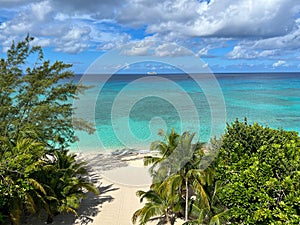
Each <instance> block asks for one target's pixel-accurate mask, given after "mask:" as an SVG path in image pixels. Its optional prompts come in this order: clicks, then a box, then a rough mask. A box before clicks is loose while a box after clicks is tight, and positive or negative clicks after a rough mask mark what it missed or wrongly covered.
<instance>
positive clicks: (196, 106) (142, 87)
mask: <svg viewBox="0 0 300 225" xmlns="http://www.w3.org/2000/svg"><path fill="white" fill-rule="evenodd" d="M80 80H81V81H82V83H83V84H84V85H91V86H92V87H91V88H90V89H88V90H87V91H86V93H85V94H84V95H79V98H80V100H76V101H75V102H74V103H73V104H74V107H75V108H76V110H75V111H74V115H75V116H76V117H81V118H84V119H86V120H88V121H90V122H92V123H93V124H94V125H95V128H96V132H95V133H94V134H93V135H87V134H85V133H83V132H79V131H78V132H76V135H77V136H78V137H79V139H80V141H79V142H78V143H76V144H74V145H72V150H74V151H110V150H116V149H136V150H140V149H149V146H150V143H151V142H153V141H155V140H161V137H160V136H159V135H158V131H159V130H160V129H163V130H164V131H166V132H169V131H170V130H171V129H172V128H174V129H175V130H176V131H177V132H178V133H182V132H184V131H190V132H195V133H196V136H195V140H200V141H203V142H209V140H210V138H212V137H215V136H217V137H219V136H220V135H222V134H223V133H224V131H225V128H226V123H231V122H233V121H235V120H236V118H238V119H239V120H240V121H242V120H243V119H244V117H247V120H248V122H249V123H253V122H258V123H259V124H261V125H265V126H266V125H267V126H269V127H271V128H283V129H286V130H294V131H297V132H300V122H299V121H300V73H242V74H237V73H236V74H229V73H228V74H209V75H207V74H190V75H188V74H162V75H157V74H139V75H138V74H113V75H84V76H83V75H76V76H75V82H79V81H80Z"/></svg>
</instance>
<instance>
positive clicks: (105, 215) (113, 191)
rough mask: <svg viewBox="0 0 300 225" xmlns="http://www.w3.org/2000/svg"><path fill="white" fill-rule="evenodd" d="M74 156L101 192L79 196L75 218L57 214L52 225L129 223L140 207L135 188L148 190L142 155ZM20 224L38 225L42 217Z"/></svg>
mask: <svg viewBox="0 0 300 225" xmlns="http://www.w3.org/2000/svg"><path fill="white" fill-rule="evenodd" d="M76 155H77V157H78V159H79V160H84V161H86V162H87V163H88V167H89V168H90V170H91V173H90V174H91V176H90V180H91V181H92V182H93V183H95V185H96V186H97V187H99V189H100V192H101V194H100V195H99V196H95V195H94V194H92V193H89V194H88V196H87V198H86V199H83V201H82V203H81V206H80V208H79V209H78V215H79V216H78V218H76V217H75V216H74V215H69V214H63V215H59V216H57V217H55V219H54V222H53V225H60V224H64V225H78V224H88V225H131V224H132V223H131V217H132V215H133V213H134V212H135V211H136V210H137V209H139V208H141V207H142V206H143V204H142V203H140V202H139V198H138V197H137V196H136V191H137V190H148V189H149V186H150V184H151V177H150V175H149V173H148V168H146V167H144V166H143V157H144V155H145V154H138V153H134V154H128V155H127V154H124V155H122V156H118V155H112V154H111V153H107V152H106V153H99V152H84V153H83V152H80V153H76ZM23 224H24V225H25V224H30V225H31V224H34V225H42V224H45V222H44V220H43V218H30V220H27V221H25V223H23ZM149 224H152V223H149ZM153 224H155V223H153Z"/></svg>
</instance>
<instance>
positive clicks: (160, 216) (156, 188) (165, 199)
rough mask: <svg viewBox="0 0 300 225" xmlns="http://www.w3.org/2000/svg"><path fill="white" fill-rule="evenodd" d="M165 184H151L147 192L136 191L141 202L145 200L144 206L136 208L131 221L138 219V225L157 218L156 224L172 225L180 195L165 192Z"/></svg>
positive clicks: (178, 206)
mask: <svg viewBox="0 0 300 225" xmlns="http://www.w3.org/2000/svg"><path fill="white" fill-rule="evenodd" d="M164 185H165V184H160V185H158V184H156V185H152V187H151V189H150V190H149V191H147V192H145V191H138V192H137V196H138V197H140V201H141V202H142V201H143V200H144V199H146V200H147V202H146V203H145V205H144V207H142V208H141V209H139V210H137V211H136V212H135V213H134V214H133V216H132V222H133V223H136V222H137V220H138V221H139V224H140V225H144V224H146V223H147V222H149V221H153V220H159V222H158V224H165V223H167V224H170V225H173V224H174V223H175V221H176V217H177V214H178V213H179V211H180V209H181V206H180V196H178V195H173V196H172V197H171V196H170V195H169V194H170V193H167V192H166V191H167V189H166V188H165V186H164Z"/></svg>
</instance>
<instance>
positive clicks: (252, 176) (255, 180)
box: [133, 118, 300, 225]
mask: <svg viewBox="0 0 300 225" xmlns="http://www.w3.org/2000/svg"><path fill="white" fill-rule="evenodd" d="M172 132H173V133H171V135H172V137H174V136H175V135H174V131H173V130H172ZM176 137H177V138H176V146H175V148H173V149H172V152H171V154H169V155H168V157H165V158H164V159H163V160H162V157H161V158H160V159H159V163H158V164H157V165H156V166H157V167H156V168H158V169H157V170H156V171H159V170H160V168H161V167H162V166H163V167H162V168H164V169H163V170H162V171H164V173H163V175H164V176H159V177H158V178H159V179H153V184H152V185H151V187H150V190H149V191H148V192H150V193H155V194H156V195H157V196H159V199H164V201H163V202H164V206H163V208H168V209H169V210H170V211H169V212H171V215H172V217H171V218H172V220H171V221H172V222H175V221H176V220H177V219H179V218H180V219H184V221H185V222H184V224H185V225H192V224H201V225H205V224H207V225H216V224H237V225H238V224H245V225H250V224H295V225H296V224H299V223H300V216H299V215H300V205H299V202H300V140H299V136H298V133H297V132H294V131H285V130H283V129H272V128H269V127H267V126H265V127H264V126H261V125H259V124H258V123H253V124H249V123H248V122H247V119H246V118H245V119H244V121H242V122H240V121H239V120H236V121H235V122H233V123H231V124H227V127H226V130H225V133H224V134H223V135H222V136H221V137H220V138H214V139H212V140H211V141H210V143H209V145H203V143H200V142H196V143H192V140H193V138H194V134H190V133H189V132H184V133H183V134H182V135H178V136H176ZM165 140H168V138H165V139H164V141H165ZM164 141H162V142H156V143H162V144H160V146H167V144H168V142H167V141H165V142H164ZM163 142H164V143H163ZM217 152H218V154H216V153H217ZM210 154H212V155H213V157H212V158H214V157H215V159H214V160H213V161H212V160H211V159H212V158H210ZM157 158H159V157H157ZM148 159H149V157H147V158H146V160H148ZM206 161H207V162H206ZM155 162H157V161H155ZM147 165H149V164H147ZM158 165H159V166H158ZM167 165H169V168H167ZM151 172H153V169H152V168H151ZM156 174H157V173H152V176H155V175H156ZM148 192H138V193H137V194H138V196H139V197H140V199H141V201H142V200H143V199H144V198H145V197H144V196H146V195H147V194H146V193H148ZM141 193H142V194H141ZM146 200H147V202H146V203H145V206H144V207H143V208H141V209H139V210H138V211H136V213H135V214H134V216H133V222H136V221H139V222H140V224H146V223H147V221H152V220H153V219H160V220H159V223H158V224H166V223H168V221H167V220H163V218H167V217H166V215H165V214H163V211H162V210H153V211H151V212H152V213H146V212H147V210H148V209H147V207H149V206H150V205H152V204H154V203H155V202H156V200H155V199H153V198H146ZM161 202H162V201H159V203H161ZM167 205H168V206H167ZM138 219H139V220H138ZM169 221H170V220H169ZM169 224H173V223H169Z"/></svg>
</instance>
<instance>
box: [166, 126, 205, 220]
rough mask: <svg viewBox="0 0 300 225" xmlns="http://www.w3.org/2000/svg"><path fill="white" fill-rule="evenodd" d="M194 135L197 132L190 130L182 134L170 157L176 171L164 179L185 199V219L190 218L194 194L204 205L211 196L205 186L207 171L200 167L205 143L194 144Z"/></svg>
mask: <svg viewBox="0 0 300 225" xmlns="http://www.w3.org/2000/svg"><path fill="white" fill-rule="evenodd" d="M194 136H195V133H192V134H191V133H189V132H184V133H183V134H182V135H181V136H180V139H179V142H178V145H177V147H176V149H175V151H174V153H173V154H172V155H171V156H170V158H169V161H170V163H172V164H173V168H176V171H175V172H174V173H173V174H172V175H171V176H169V177H168V178H166V180H165V181H164V182H168V183H169V185H166V187H170V188H171V189H173V190H175V191H177V194H179V195H181V196H182V198H183V199H184V200H185V206H184V217H185V221H187V220H188V219H189V201H190V198H191V196H192V195H193V194H195V195H199V196H200V197H201V201H202V203H203V206H205V207H209V198H208V196H207V193H206V191H205V189H204V187H203V185H204V184H205V180H206V178H205V173H204V171H201V170H200V169H199V165H200V162H201V160H202V157H203V155H204V151H203V149H204V145H205V143H201V142H199V141H197V142H196V143H195V144H193V143H192V142H193V139H194ZM174 165H175V166H174ZM173 192H174V191H173ZM173 194H175V193H173Z"/></svg>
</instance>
